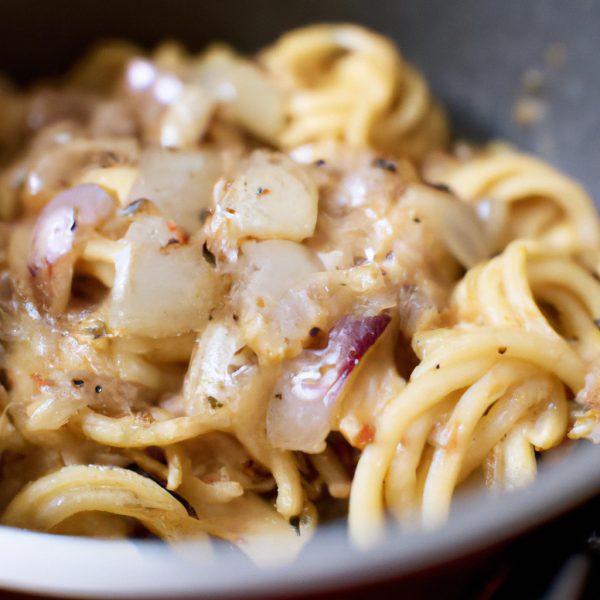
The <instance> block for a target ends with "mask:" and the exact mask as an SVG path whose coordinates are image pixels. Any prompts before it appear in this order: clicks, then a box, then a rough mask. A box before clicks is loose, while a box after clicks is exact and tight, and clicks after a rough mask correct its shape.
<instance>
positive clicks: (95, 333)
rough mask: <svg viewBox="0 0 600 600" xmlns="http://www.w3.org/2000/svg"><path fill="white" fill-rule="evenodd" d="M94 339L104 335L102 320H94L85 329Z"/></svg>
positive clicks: (104, 326) (104, 328) (104, 325)
mask: <svg viewBox="0 0 600 600" xmlns="http://www.w3.org/2000/svg"><path fill="white" fill-rule="evenodd" d="M85 331H86V332H87V333H89V334H90V335H91V336H92V337H93V338H94V339H95V340H97V339H98V338H100V337H102V336H103V335H106V323H105V322H104V321H96V322H95V323H94V324H93V325H92V326H91V327H89V328H88V329H86V330H85Z"/></svg>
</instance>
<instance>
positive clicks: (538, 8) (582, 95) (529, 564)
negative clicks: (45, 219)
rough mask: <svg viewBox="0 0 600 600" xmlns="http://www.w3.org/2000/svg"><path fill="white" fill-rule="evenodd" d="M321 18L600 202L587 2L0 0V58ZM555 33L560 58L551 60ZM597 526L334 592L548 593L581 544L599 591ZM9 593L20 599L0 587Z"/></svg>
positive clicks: (200, 42)
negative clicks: (372, 45) (380, 44)
mask: <svg viewBox="0 0 600 600" xmlns="http://www.w3.org/2000/svg"><path fill="white" fill-rule="evenodd" d="M318 21H352V22H358V23H361V24H364V25H367V26H369V27H371V28H373V29H375V30H377V31H380V32H381V33H384V34H386V35H388V36H389V37H391V38H393V39H394V40H395V41H396V42H397V44H398V45H399V47H400V48H401V50H402V52H403V54H404V55H405V56H406V57H407V58H408V59H409V60H410V61H411V62H413V63H414V64H415V65H416V66H418V67H419V68H420V69H421V70H422V71H423V72H424V73H425V75H426V76H427V78H428V80H429V81H430V84H431V87H432V90H433V92H434V93H435V94H436V95H437V96H438V97H439V98H440V99H441V100H442V102H443V103H444V105H445V106H446V107H447V109H448V112H449V114H450V117H451V120H452V122H453V125H454V127H455V130H456V131H457V132H458V134H459V135H464V136H466V137H470V138H476V139H492V138H503V139H506V140H508V141H510V142H512V143H514V144H516V145H517V146H519V147H520V148H523V149H525V150H528V151H531V152H535V153H537V154H539V155H541V156H543V157H544V158H546V159H548V160H549V161H551V162H553V163H554V164H556V165H557V166H559V167H560V168H562V169H564V170H565V171H566V172H567V173H568V174H570V175H571V176H573V177H575V178H576V179H578V180H579V181H581V182H582V183H583V184H584V185H585V186H586V187H587V189H588V191H589V192H590V194H591V195H592V196H593V197H594V199H595V201H596V204H597V206H598V205H600V140H599V134H600V110H599V107H600V68H599V67H600V58H599V57H600V2H598V1H596V0H552V1H550V0H339V1H334V0H296V1H294V2H289V1H286V0H238V1H235V0H218V1H214V0H188V1H185V0H0V69H1V70H4V71H6V72H8V73H9V74H10V75H11V76H12V77H14V78H16V79H17V80H18V81H19V82H20V83H21V84H27V83H29V82H31V81H33V80H34V79H36V78H38V77H41V76H46V75H56V74H60V73H62V72H64V71H65V70H66V69H67V67H68V66H69V65H70V64H72V62H73V61H74V59H75V58H77V57H78V56H80V55H81V54H82V52H83V51H84V50H85V49H86V48H87V47H89V46H90V44H91V43H92V42H93V41H94V40H96V39H99V38H115V37H119V38H128V39H132V40H134V41H136V42H138V43H140V44H142V45H143V46H145V47H148V48H151V47H153V46H154V45H155V44H156V43H157V42H159V41H160V40H162V39H164V38H177V39H180V40H182V41H184V42H185V43H186V45H187V46H188V47H189V48H190V49H191V50H198V49H200V48H202V47H203V46H204V45H205V44H206V43H207V42H208V41H210V40H215V39H219V40H224V41H227V42H230V43H232V44H233V45H234V46H235V47H236V48H238V49H240V50H242V51H248V52H252V51H254V50H256V49H258V48H260V47H261V46H264V45H265V44H268V43H269V42H271V41H273V40H274V39H275V38H276V37H277V36H278V35H279V34H280V33H281V32H282V31H285V30H286V29H290V28H292V27H296V26H299V25H302V24H305V23H311V22H318ZM557 43H558V44H560V48H562V49H564V50H565V51H566V53H565V56H564V58H565V60H564V64H557V63H556V61H554V62H553V61H549V60H548V56H547V55H548V51H549V49H550V48H552V47H554V48H556V47H557V46H556V44H557ZM531 69H534V70H536V71H538V72H539V75H540V81H539V82H538V83H539V86H535V89H532V88H531V86H529V88H528V87H527V85H525V83H524V77H526V72H527V71H528V70H531ZM523 99H525V100H527V101H529V102H531V101H533V102H534V103H537V104H538V106H539V107H541V109H542V116H541V118H540V119H539V121H538V122H536V123H534V124H531V125H530V126H523V125H522V124H519V123H518V122H517V120H516V119H515V117H514V110H515V106H516V104H517V103H518V102H519V101H522V100H523ZM596 527H599V528H600V499H594V500H592V501H590V502H588V503H587V504H586V505H584V506H583V507H580V508H579V509H577V510H576V511H573V512H571V513H569V514H567V515H565V516H563V517H561V518H560V519H557V520H555V521H553V522H551V523H549V524H546V525H544V526H542V527H541V528H539V529H537V530H536V531H534V532H531V533H528V534H527V535H525V536H523V537H521V538H519V539H517V540H511V541H509V542H508V543H507V544H506V545H503V546H501V547H496V548H492V549H488V550H487V551H485V552H482V553H479V554H477V555H475V556H471V557H468V558H465V559H461V560H460V561H456V562H453V563H451V564H449V565H444V566H442V567H439V568H437V569H435V570H433V571H428V572H426V573H421V574H417V575H414V576H412V577H409V578H405V579H403V580H399V581H394V582H392V583H387V584H383V585H378V586H376V587H371V588H361V589H359V590H355V591H354V592H352V593H348V592H344V593H343V594H337V595H334V596H330V598H334V597H335V598H337V597H339V598H340V599H341V598H342V597H343V598H345V599H346V600H352V599H354V598H364V597H374V598H392V597H394V598H398V597H402V598H412V599H423V600H425V599H429V598H442V599H445V598H448V599H449V600H451V599H455V598H456V599H457V600H471V599H477V600H487V599H489V598H491V599H492V600H505V599H506V600H508V599H520V598H522V599H524V600H538V599H541V598H548V600H549V599H550V596H548V595H547V593H548V589H549V586H550V585H551V582H552V580H553V579H555V576H556V575H557V574H558V573H559V570H560V567H561V566H562V565H563V564H564V562H565V561H566V560H567V559H568V558H569V556H571V555H573V554H574V553H581V552H583V553H584V555H585V556H587V557H588V561H589V564H590V565H591V571H590V573H591V574H590V576H589V578H588V584H587V588H586V592H585V598H598V597H600V569H599V568H597V566H598V565H597V564H596V563H597V562H598V561H597V559H596V551H595V550H594V547H595V545H596V544H595V543H593V542H592V543H591V544H590V543H589V542H588V539H589V538H590V537H593V533H594V531H595V529H596ZM49 560H51V557H49ZM32 568H35V565H32ZM99 568H101V565H99ZM107 576H109V574H107ZM17 597H18V598H24V597H22V596H17V595H13V594H9V593H6V594H2V593H1V592H0V598H4V599H5V600H9V599H10V600H13V599H15V598H17ZM563 597H564V598H565V600H571V599H574V598H575V596H574V595H573V594H571V595H570V596H569V595H567V596H563ZM552 600H558V598H556V599H555V598H552Z"/></svg>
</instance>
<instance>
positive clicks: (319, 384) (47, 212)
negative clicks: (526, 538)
mask: <svg viewBox="0 0 600 600" xmlns="http://www.w3.org/2000/svg"><path fill="white" fill-rule="evenodd" d="M2 93H3V94H4V95H5V96H6V97H5V98H4V97H3V98H0V100H1V101H0V106H9V107H11V110H10V111H6V112H5V113H4V114H3V115H0V118H3V119H9V118H10V119H12V120H13V121H14V122H12V123H11V124H10V127H8V125H6V124H2V123H0V130H1V131H3V132H8V131H10V132H12V133H11V136H8V137H6V140H5V139H4V138H2V140H0V141H2V142H3V143H4V144H5V146H6V147H5V148H4V147H3V148H2V149H1V150H2V156H4V155H5V154H6V155H7V156H9V157H10V160H9V161H8V162H7V163H6V164H5V165H4V166H3V167H2V171H1V172H0V214H1V215H2V216H3V218H4V219H5V220H4V221H3V222H2V223H1V224H0V228H1V229H0V231H1V232H2V236H1V238H0V240H1V243H0V270H1V277H0V314H1V316H2V320H1V324H0V339H1V342H2V345H1V352H0V366H1V368H2V379H1V383H2V385H1V387H0V403H1V405H2V408H3V414H2V419H1V420H0V452H1V453H2V465H1V467H0V477H1V480H0V511H1V513H0V522H2V523H3V524H4V525H9V526H14V527H23V528H28V529H34V530H39V531H48V532H51V533H62V534H75V535H92V536H100V537H109V538H114V537H121V536H132V535H133V536H135V535H138V536H139V535H141V536H146V535H157V536H160V537H161V538H163V539H165V540H167V541H170V542H175V541H179V540H183V539H186V540H187V539H194V540H196V541H197V542H198V543H199V544H209V540H210V538H211V537H212V536H217V537H221V538H223V539H226V540H228V541H230V542H231V543H233V544H236V545H238V546H239V547H240V548H242V549H243V550H244V551H245V552H247V553H248V554H249V555H250V556H251V557H252V558H253V559H254V560H256V561H257V562H258V563H259V564H264V565H268V564H271V563H272V562H276V561H279V560H291V559H293V557H294V556H295V555H296V554H297V553H298V552H299V551H300V549H301V548H302V546H303V545H304V544H305V543H306V542H307V541H308V540H309V539H310V536H311V534H312V532H313V530H314V528H315V526H316V522H317V518H318V517H324V516H326V515H339V514H341V513H343V512H344V510H345V502H347V501H348V499H349V524H350V534H351V537H352V540H353V541H354V543H355V544H357V545H358V546H360V547H369V546H370V545H371V544H373V543H375V542H376V541H377V540H378V539H380V537H381V535H383V533H384V529H383V524H384V520H385V515H386V512H389V513H391V514H392V515H393V516H394V517H395V518H396V519H397V520H398V521H399V522H400V523H401V524H402V526H403V527H406V528H409V529H415V528H416V529H419V528H424V529H434V528H437V527H440V526H442V525H443V523H444V522H445V521H446V519H447V518H448V515H449V512H450V509H451V504H452V501H453V497H454V495H455V491H456V489H457V488H459V487H460V486H462V485H487V487H488V488H490V489H491V490H492V491H494V492H502V491H508V490H511V489H513V488H517V487H521V486H523V485H526V484H527V483H529V482H531V481H532V480H533V479H534V478H535V476H536V470H537V467H536V452H543V451H544V450H545V449H548V448H550V447H553V446H556V445H559V444H561V443H562V442H563V441H564V440H565V438H566V437H567V436H569V437H571V438H574V439H577V438H581V437H587V438H589V439H591V440H593V441H597V440H598V439H600V433H599V431H600V426H599V423H600V405H599V404H598V401H597V398H598V383H597V382H598V381H600V379H599V377H600V332H599V331H598V323H599V322H600V283H598V280H597V278H596V276H595V275H596V273H597V269H598V260H599V257H600V225H599V223H598V219H597V217H596V214H595V211H594V208H593V205H592V203H591V200H590V199H589V197H588V196H587V194H586V193H585V191H584V190H583V189H582V188H581V187H580V186H579V185H578V184H576V183H574V182H572V181H571V180H570V179H568V178H567V177H566V176H564V175H562V174H560V173H558V172H557V171H555V170H554V169H553V168H552V167H550V166H549V165H546V164H545V163H543V162H541V161H540V160H538V159H535V158H533V157H530V156H526V155H523V154H521V153H518V152H516V151H514V150H511V149H508V148H506V147H500V146H498V145H491V146H489V147H487V148H479V149H477V148H467V149H465V147H464V146H463V147H462V148H461V150H460V152H456V153H453V151H452V150H451V149H449V148H448V147H447V144H448V129H447V125H446V122H445V118H444V116H443V114H442V112H441V110H440V108H439V107H438V105H437V104H436V102H435V100H433V99H432V98H431V96H430V94H429V91H428V88H427V85H426V83H425V81H424V79H423V78H422V76H421V75H420V74H419V73H417V72H416V71H415V70H414V69H413V68H412V67H411V66H410V65H408V64H407V63H406V62H405V61H404V60H403V59H402V58H401V56H400V55H399V53H398V52H397V50H396V49H395V48H394V46H393V45H392V44H391V42H389V41H388V40H386V39H384V38H382V37H381V36H378V35H376V34H374V33H372V32H369V31H367V30H365V29H363V28H360V27H357V26H354V25H317V26H311V27H307V28H304V29H301V30H297V31H294V32H290V33H288V34H285V35H284V36H283V37H282V38H281V39H280V40H279V41H277V42H276V43H275V44H274V45H273V46H271V47H270V48H267V49H266V50H265V51H263V52H262V53H260V54H259V55H258V56H257V59H256V60H250V59H247V58H244V57H241V56H238V55H237V54H235V52H233V51H232V50H230V49H228V48H226V47H223V46H213V47H211V48H209V49H208V50H206V51H205V52H204V53H202V54H200V55H198V56H191V55H189V54H188V53H187V52H186V51H185V50H184V49H183V48H181V47H179V46H178V45H175V44H171V43H169V44H164V45H162V46H160V47H159V48H158V49H157V50H156V51H155V52H154V53H153V54H152V55H144V54H143V53H142V51H141V50H139V49H136V48H135V47H132V46H130V45H127V44H113V45H109V46H107V47H105V48H102V47H101V48H97V49H95V50H94V51H93V52H92V54H91V55H90V56H89V57H88V58H87V59H84V60H83V61H82V62H81V63H80V64H79V66H78V67H77V68H76V69H75V70H74V71H73V73H71V74H70V76H68V77H67V78H66V79H65V81H64V82H63V83H62V84H61V85H60V86H59V85H57V86H55V87H53V88H45V87H43V86H40V87H37V88H35V89H33V90H30V91H25V92H16V91H14V90H12V91H11V89H9V88H7V89H6V90H3V91H2ZM13 134H14V135H13ZM262 142H266V144H267V145H268V146H265V147H262V146H261V144H262ZM273 540H276V543H273ZM269 549H271V552H269ZM273 549H274V550H273Z"/></svg>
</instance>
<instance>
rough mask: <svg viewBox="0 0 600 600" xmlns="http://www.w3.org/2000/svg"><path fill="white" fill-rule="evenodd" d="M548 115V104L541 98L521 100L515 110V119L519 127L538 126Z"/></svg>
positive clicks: (516, 104)
mask: <svg viewBox="0 0 600 600" xmlns="http://www.w3.org/2000/svg"><path fill="white" fill-rule="evenodd" d="M545 114H546V103H545V102H544V101H543V100H540V99H539V98H521V99H519V100H517V102H516V103H515V106H514V108H513V118H514V120H515V122H516V123H517V125H518V126H519V127H532V126H533V125H537V124H538V123H539V122H540V121H541V120H542V119H543V118H544V116H545Z"/></svg>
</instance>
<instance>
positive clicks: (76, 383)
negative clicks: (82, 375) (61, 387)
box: [71, 379, 83, 387]
mask: <svg viewBox="0 0 600 600" xmlns="http://www.w3.org/2000/svg"><path fill="white" fill-rule="evenodd" d="M71 383H72V384H73V385H74V386H75V387H81V386H82V385H83V379H73V381H72V382H71Z"/></svg>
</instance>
